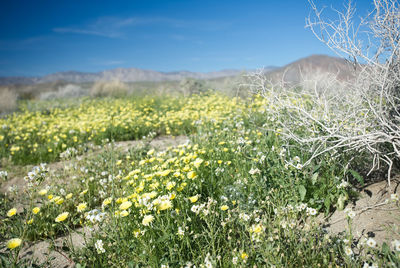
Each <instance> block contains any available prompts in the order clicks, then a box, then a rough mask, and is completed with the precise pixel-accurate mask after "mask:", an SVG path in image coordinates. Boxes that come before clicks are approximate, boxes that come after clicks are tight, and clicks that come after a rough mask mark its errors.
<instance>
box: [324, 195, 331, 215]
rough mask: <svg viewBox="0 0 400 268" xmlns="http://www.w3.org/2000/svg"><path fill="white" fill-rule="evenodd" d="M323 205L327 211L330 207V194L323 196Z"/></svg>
mask: <svg viewBox="0 0 400 268" xmlns="http://www.w3.org/2000/svg"><path fill="white" fill-rule="evenodd" d="M324 205H325V208H326V211H327V212H328V211H329V209H330V207H331V198H330V196H327V197H326V198H325V200H324Z"/></svg>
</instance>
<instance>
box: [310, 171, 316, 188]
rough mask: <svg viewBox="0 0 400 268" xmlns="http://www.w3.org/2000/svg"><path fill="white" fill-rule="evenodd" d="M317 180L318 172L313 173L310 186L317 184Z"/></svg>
mask: <svg viewBox="0 0 400 268" xmlns="http://www.w3.org/2000/svg"><path fill="white" fill-rule="evenodd" d="M317 180H318V172H317V173H314V175H313V176H312V177H311V183H312V185H315V183H317Z"/></svg>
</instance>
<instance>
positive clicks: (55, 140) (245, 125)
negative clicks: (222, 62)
mask: <svg viewBox="0 0 400 268" xmlns="http://www.w3.org/2000/svg"><path fill="white" fill-rule="evenodd" d="M266 106H268V103H267V102H266V101H265V100H261V99H258V98H254V99H248V100H243V99H236V98H229V97H226V96H222V95H219V94H215V93H207V94H202V95H193V96H190V97H187V98H174V97H163V98H150V97H149V98H144V99H140V100H135V99H96V100H85V101H83V102H81V103H80V104H77V105H71V106H69V107H63V108H51V109H39V110H30V109H28V108H26V109H25V110H23V111H21V112H19V113H15V114H13V115H10V116H8V117H6V118H3V119H1V120H0V126H2V127H1V129H0V157H2V158H3V160H4V161H3V162H5V163H6V165H5V168H4V169H2V171H1V173H0V176H1V177H2V180H3V181H7V180H8V179H9V176H10V174H11V172H12V170H15V169H18V167H19V168H21V167H22V166H16V164H19V165H21V164H24V165H26V164H32V163H33V164H36V165H37V166H34V167H32V166H31V165H30V166H26V167H29V168H30V169H31V170H30V171H29V172H28V173H26V174H25V175H26V177H25V181H26V183H25V184H24V185H22V186H19V187H18V188H17V187H12V188H11V189H10V190H8V191H7V193H6V194H4V195H2V196H1V197H2V200H1V203H0V209H1V210H0V212H1V214H0V241H1V244H0V254H1V255H0V256H1V265H0V266H4V267H8V266H9V267H23V266H30V265H32V264H42V265H45V266H46V265H48V266H49V267H51V264H48V263H51V260H40V259H35V258H24V257H23V256H24V254H23V252H24V250H25V248H29V246H31V245H34V244H35V243H37V242H38V241H43V240H44V241H48V242H49V244H50V245H51V247H50V248H51V251H56V252H60V254H62V256H63V258H65V260H66V261H67V263H68V264H70V265H73V264H75V265H76V266H77V267H335V266H344V267H359V266H362V265H364V266H365V265H367V266H365V267H376V266H379V267H384V266H389V265H394V266H396V265H397V266H399V265H400V259H399V258H400V241H398V240H394V241H388V243H384V244H382V245H377V243H376V241H375V240H374V239H373V238H368V239H367V238H365V239H363V240H360V241H355V240H354V239H353V234H352V232H351V224H352V219H353V218H354V216H355V212H354V211H351V210H348V211H347V221H348V230H346V231H345V232H344V233H343V234H339V235H334V234H329V233H327V232H326V230H324V229H323V228H322V225H321V224H319V222H320V221H319V220H318V219H321V218H322V217H324V214H325V215H327V214H328V213H329V211H331V210H332V209H343V207H344V205H345V203H346V202H348V200H349V199H350V198H352V197H354V194H353V191H352V187H351V185H350V184H349V182H348V178H349V175H348V173H347V172H345V171H343V168H341V166H340V165H336V164H335V163H332V162H330V161H329V158H325V159H324V158H323V157H322V158H321V159H318V161H319V162H318V163H313V164H311V165H308V166H303V163H304V159H305V158H306V156H305V155H304V152H303V150H301V148H299V146H297V145H296V144H295V143H293V144H288V143H286V142H284V141H283V140H282V139H281V137H280V134H279V131H271V129H274V118H271V117H269V116H268V114H267V113H266V112H265V110H264V107H266ZM154 135H188V136H189V138H190V142H189V143H185V144H181V145H178V146H175V147H168V148H167V149H165V150H164V149H163V150H160V149H159V148H151V147H150V146H149V145H148V144H145V145H143V146H137V147H134V148H131V149H129V150H118V148H117V147H116V146H115V144H116V142H118V141H124V140H132V139H151V137H153V136H154ZM98 145H100V147H99V148H100V149H99V150H98V151H96V152H97V153H95V154H91V155H90V156H87V157H83V156H85V154H86V152H87V151H88V150H91V149H92V148H98V147H96V146H98ZM81 156H82V157H81ZM59 160H62V161H61V162H59V165H58V167H57V168H53V166H52V164H51V162H54V161H59ZM344 161H345V159H344ZM42 162H47V163H48V164H47V165H46V164H40V163H42ZM60 165H61V167H60ZM7 169H8V171H10V170H11V171H10V174H8V172H7ZM353 173H354V171H353ZM390 202H397V203H398V196H397V195H393V196H392V200H390ZM76 230H85V231H83V232H82V236H83V238H84V245H83V246H79V247H78V246H76V245H74V243H72V238H71V239H68V238H70V237H71V236H72V233H73V232H75V231H76ZM60 237H65V238H66V239H65V240H64V241H65V243H63V245H61V246H60V245H58V244H57V243H56V242H55V241H56V239H58V238H60Z"/></svg>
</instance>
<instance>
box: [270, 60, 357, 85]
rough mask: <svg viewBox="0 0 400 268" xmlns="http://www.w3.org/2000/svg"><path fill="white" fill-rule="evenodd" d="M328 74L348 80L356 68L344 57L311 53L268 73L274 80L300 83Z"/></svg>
mask: <svg viewBox="0 0 400 268" xmlns="http://www.w3.org/2000/svg"><path fill="white" fill-rule="evenodd" d="M326 74H333V75H335V76H336V77H337V78H338V79H339V80H348V79H351V78H352V77H353V75H354V70H353V67H352V65H351V64H350V63H349V62H348V61H346V60H344V59H342V58H338V57H331V56H327V55H311V56H308V57H305V58H302V59H299V60H297V61H294V62H292V63H289V64H287V65H285V66H283V67H281V68H276V69H274V70H272V71H270V72H268V73H267V75H268V76H269V77H270V78H271V79H272V80H283V81H285V82H288V83H299V82H301V81H303V80H305V79H315V78H316V77H317V76H318V75H326Z"/></svg>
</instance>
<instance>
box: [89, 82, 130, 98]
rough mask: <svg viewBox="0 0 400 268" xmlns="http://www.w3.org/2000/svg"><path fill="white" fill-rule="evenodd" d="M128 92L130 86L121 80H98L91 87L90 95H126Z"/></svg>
mask: <svg viewBox="0 0 400 268" xmlns="http://www.w3.org/2000/svg"><path fill="white" fill-rule="evenodd" d="M127 93H128V87H127V85H126V84H125V83H123V82H121V81H119V80H113V81H98V82H96V83H95V84H94V85H93V86H92V88H91V89H90V95H91V96H93V97H105V96H114V97H116V96H124V95H126V94H127Z"/></svg>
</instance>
